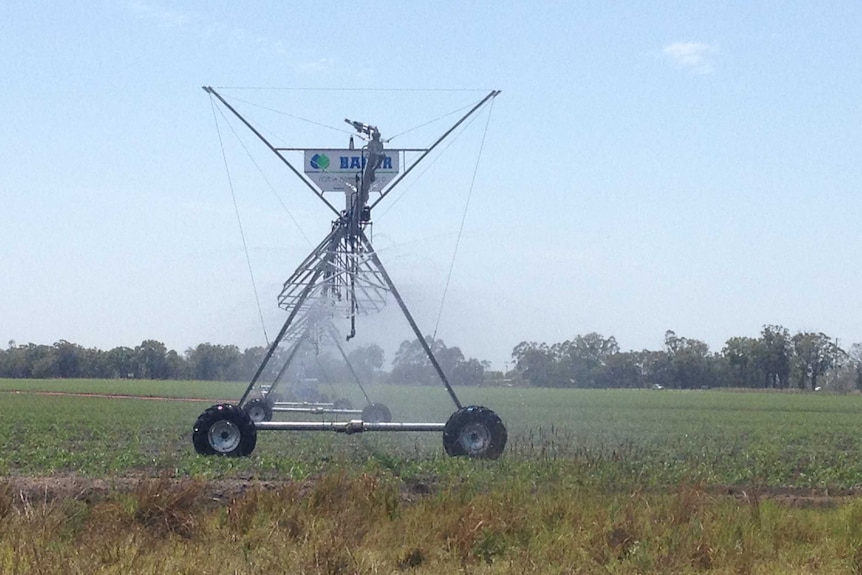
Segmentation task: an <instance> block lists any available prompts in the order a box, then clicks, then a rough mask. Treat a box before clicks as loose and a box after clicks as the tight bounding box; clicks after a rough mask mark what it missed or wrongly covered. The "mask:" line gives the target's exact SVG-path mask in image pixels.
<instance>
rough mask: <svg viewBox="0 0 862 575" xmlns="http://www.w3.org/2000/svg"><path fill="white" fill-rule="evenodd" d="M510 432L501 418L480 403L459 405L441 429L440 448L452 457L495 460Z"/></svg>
mask: <svg viewBox="0 0 862 575" xmlns="http://www.w3.org/2000/svg"><path fill="white" fill-rule="evenodd" d="M508 438H509V434H508V432H507V431H506V426H505V425H503V420H502V419H500V417H499V416H498V415H497V414H496V413H494V412H493V411H491V410H490V409H488V408H487V407H482V406H480V405H470V406H468V407H462V408H461V409H459V410H458V411H456V412H455V413H453V414H452V415H451V416H450V417H449V420H448V421H447V422H446V426H445V427H444V428H443V449H445V450H446V454H447V455H451V456H453V457H457V456H467V457H473V458H476V459H497V458H498V457H500V455H502V453H503V450H504V449H505V448H506V440H507V439H508Z"/></svg>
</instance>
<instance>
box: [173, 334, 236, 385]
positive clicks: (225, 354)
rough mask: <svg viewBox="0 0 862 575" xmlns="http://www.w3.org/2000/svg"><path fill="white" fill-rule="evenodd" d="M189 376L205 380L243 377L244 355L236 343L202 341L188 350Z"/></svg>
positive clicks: (231, 379) (233, 379)
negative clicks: (216, 343)
mask: <svg viewBox="0 0 862 575" xmlns="http://www.w3.org/2000/svg"><path fill="white" fill-rule="evenodd" d="M186 361H187V362H188V366H189V376H190V377H191V378H192V379H200V380H205V381H211V380H220V381H229V380H230V381H237V380H241V379H242V373H241V371H242V356H241V354H240V352H239V348H238V347H237V346H235V345H214V344H211V343H201V344H198V346H197V347H195V348H189V349H188V350H186Z"/></svg>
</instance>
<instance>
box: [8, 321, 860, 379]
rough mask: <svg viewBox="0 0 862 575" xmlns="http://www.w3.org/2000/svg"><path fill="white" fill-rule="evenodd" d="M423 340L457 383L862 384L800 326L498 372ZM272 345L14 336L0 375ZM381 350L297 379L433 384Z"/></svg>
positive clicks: (544, 356) (249, 352) (128, 375)
mask: <svg viewBox="0 0 862 575" xmlns="http://www.w3.org/2000/svg"><path fill="white" fill-rule="evenodd" d="M425 344H427V345H428V347H430V348H431V350H432V351H433V352H434V356H435V358H436V359H437V362H438V364H439V366H440V368H441V370H442V371H443V373H444V374H446V376H447V378H448V379H449V381H450V382H451V383H452V384H455V385H482V384H486V385H493V384H508V385H526V386H535V387H572V388H668V389H699V388H704V387H743V388H755V389H801V390H815V389H819V388H821V387H828V388H830V389H834V390H839V391H850V390H854V389H862V344H858V343H857V344H853V345H852V346H850V348H849V350H847V351H845V350H843V349H842V348H841V347H840V346H839V345H838V342H837V341H835V340H833V339H832V338H830V337H829V336H827V335H825V334H823V333H817V332H808V331H804V332H798V333H796V334H793V335H791V334H790V332H789V330H787V329H786V328H784V327H781V326H777V325H766V326H764V327H763V329H762V331H761V332H760V335H759V337H732V338H730V339H728V340H727V342H726V343H725V345H724V347H723V348H722V349H721V350H720V351H718V352H711V351H710V349H709V346H708V345H707V344H706V343H704V342H703V341H700V340H697V339H690V338H686V337H680V336H678V335H677V334H676V333H674V332H673V331H668V332H666V333H665V338H664V346H663V348H662V349H660V350H657V351H650V350H642V351H621V350H620V348H619V345H618V344H617V341H616V339H615V338H614V337H613V336H611V337H604V336H602V335H600V334H597V333H588V334H586V335H578V336H576V337H575V338H574V339H571V340H566V341H563V342H560V343H554V344H550V345H549V344H547V343H536V342H526V341H523V342H521V343H519V344H518V345H517V346H515V348H514V349H513V350H512V359H513V360H514V367H513V369H511V370H510V371H509V372H508V373H503V372H499V371H491V370H490V364H489V363H488V362H487V361H480V360H478V359H475V358H468V357H466V356H465V355H464V353H463V352H462V351H461V349H460V348H458V347H448V346H447V345H446V344H445V343H444V342H443V340H439V339H435V338H432V337H430V336H426V337H425ZM266 353H267V348H265V347H262V346H260V347H250V348H247V349H245V350H242V351H241V350H240V349H239V348H238V347H237V346H235V345H219V344H212V343H201V344H199V345H197V346H195V347H190V348H188V349H187V350H186V351H185V352H184V353H182V354H180V353H177V352H176V351H174V350H169V349H167V347H166V346H165V344H163V343H162V342H160V341H156V340H152V339H148V340H144V341H143V342H141V344H140V345H138V346H136V347H134V348H131V347H116V348H113V349H111V350H108V351H102V350H100V349H95V348H84V347H82V346H80V345H77V344H74V343H71V342H68V341H65V340H60V341H58V342H56V343H54V344H52V345H38V344H33V343H28V344H26V345H16V344H15V342H14V341H12V342H9V346H8V348H7V349H5V350H3V349H0V377H4V378H39V379H44V378H106V379H188V380H219V381H248V380H249V379H250V378H251V377H252V376H253V375H254V373H255V371H256V370H257V369H258V367H259V366H260V364H261V362H262V360H263V357H264V356H265V354H266ZM288 353H289V351H288V350H287V349H281V348H279V349H278V350H277V351H276V352H275V354H276V355H275V357H274V361H270V362H268V364H267V365H268V366H269V367H268V368H267V369H268V371H267V372H265V373H263V374H262V377H263V381H271V380H272V379H274V378H275V376H276V373H277V371H278V370H279V369H281V367H282V366H283V365H285V364H286V363H287V358H288ZM384 364H385V357H384V352H383V350H382V349H381V348H380V347H379V346H378V345H376V344H370V345H367V346H363V347H357V348H355V349H353V350H351V351H350V352H349V353H347V354H346V357H343V356H341V354H334V353H333V352H332V351H323V350H322V349H320V348H318V346H314V345H312V346H307V347H306V348H305V349H304V350H303V352H302V353H301V354H299V356H298V360H296V361H292V362H291V365H290V369H289V370H288V371H287V377H288V378H291V379H293V380H317V381H320V382H333V383H334V382H349V381H351V380H353V379H355V378H358V379H359V381H360V382H361V383H363V384H365V383H407V384H418V385H434V384H437V383H438V382H439V379H438V376H437V372H436V369H435V368H434V366H433V365H432V364H431V362H430V361H429V359H428V356H427V354H426V353H425V350H424V346H423V345H422V343H421V342H420V341H419V340H418V339H414V340H412V341H411V340H405V341H403V342H402V343H401V345H400V346H399V348H398V350H397V351H396V352H395V354H394V357H393V359H392V361H391V362H390V368H389V370H388V371H387V370H385V369H384Z"/></svg>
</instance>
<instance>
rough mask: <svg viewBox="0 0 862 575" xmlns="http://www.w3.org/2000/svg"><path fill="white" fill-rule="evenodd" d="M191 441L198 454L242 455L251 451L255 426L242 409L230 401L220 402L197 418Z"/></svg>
mask: <svg viewBox="0 0 862 575" xmlns="http://www.w3.org/2000/svg"><path fill="white" fill-rule="evenodd" d="M192 443H193V444H194V446H195V451H197V452H198V453H200V454H201V455H219V456H222V457H245V456H247V455H251V453H252V452H253V451H254V447H255V445H256V444H257V429H256V428H255V427H254V422H253V421H252V420H251V417H249V415H248V413H246V412H245V410H244V409H242V408H241V407H239V406H238V405H234V404H232V403H220V404H218V405H213V406H212V407H210V408H209V409H207V410H206V411H204V412H203V413H202V414H201V415H200V416H199V417H198V420H197V421H196V422H195V426H194V429H193V431H192Z"/></svg>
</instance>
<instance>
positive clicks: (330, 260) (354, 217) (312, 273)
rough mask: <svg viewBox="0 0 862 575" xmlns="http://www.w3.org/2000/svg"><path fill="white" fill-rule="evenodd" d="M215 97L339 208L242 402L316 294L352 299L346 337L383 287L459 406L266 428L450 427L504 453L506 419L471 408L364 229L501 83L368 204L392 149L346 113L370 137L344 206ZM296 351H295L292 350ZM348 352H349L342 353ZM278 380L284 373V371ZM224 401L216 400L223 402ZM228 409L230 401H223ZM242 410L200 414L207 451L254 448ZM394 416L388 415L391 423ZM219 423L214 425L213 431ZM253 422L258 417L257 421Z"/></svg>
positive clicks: (458, 438)
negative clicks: (408, 416) (382, 418)
mask: <svg viewBox="0 0 862 575" xmlns="http://www.w3.org/2000/svg"><path fill="white" fill-rule="evenodd" d="M204 90H205V91H206V92H207V93H209V94H210V95H211V96H213V97H215V98H217V99H218V100H219V101H220V102H221V103H222V104H223V105H224V106H225V107H226V108H227V109H228V110H229V111H230V112H231V113H233V114H234V115H235V116H236V117H237V118H238V119H239V120H240V121H241V122H242V123H243V124H245V125H246V126H247V127H248V128H249V129H250V130H251V131H252V133H253V134H254V135H255V136H257V138H258V139H260V140H261V141H262V142H263V143H264V144H265V145H266V146H267V147H268V148H269V149H270V150H271V151H272V152H273V153H274V154H275V155H276V156H277V157H278V158H279V159H280V160H281V161H282V162H283V163H284V164H285V165H286V166H287V167H288V168H289V169H290V170H291V171H292V172H293V173H294V175H296V176H297V177H298V178H299V179H300V180H302V181H303V182H304V183H305V184H306V186H308V187H309V188H310V189H311V190H312V191H313V192H314V193H315V195H316V196H317V197H318V198H319V199H320V200H321V201H322V202H323V203H324V204H325V205H326V206H327V207H329V209H330V210H331V211H333V212H334V213H336V214H337V216H338V217H337V218H336V220H335V221H333V223H332V229H331V231H330V233H329V234H328V235H327V237H326V238H325V239H324V240H323V241H322V242H321V243H320V244H319V245H318V246H317V247H316V248H315V249H314V250H312V252H311V253H310V254H309V255H308V256H307V257H306V258H305V259H304V260H303V262H302V263H301V264H300V266H299V267H298V268H297V269H296V271H295V272H294V273H293V275H292V276H291V277H290V278H289V279H288V280H287V281H286V282H285V284H284V288H283V289H282V292H281V294H280V295H279V305H280V306H281V307H283V308H285V309H286V310H287V311H288V312H289V313H288V317H287V319H286V320H285V322H284V325H283V326H282V328H281V330H280V331H279V333H278V335H277V336H276V338H275V339H274V340H273V342H272V343H271V344H270V346H269V348H268V350H267V352H266V354H265V356H264V358H263V360H262V362H261V364H260V366H259V367H258V369H257V371H256V372H255V374H254V376H253V377H252V379H251V382H250V383H249V385H248V387H247V388H246V390H245V393H243V395H242V397H241V399H240V401H239V406H238V407H239V409H240V410H241V408H242V407H243V405H244V403H245V402H246V400H247V399H248V398H249V395H250V394H251V393H252V391H253V390H254V388H255V386H257V385H258V381H259V379H260V377H261V375H262V374H263V373H264V371H265V369H266V367H267V365H268V364H269V362H270V361H271V360H272V359H273V357H274V355H275V351H276V350H277V348H278V347H279V345H280V344H281V343H282V340H283V339H284V338H285V336H286V335H287V334H288V333H289V332H290V329H291V326H292V325H293V322H294V321H295V320H296V319H297V317H298V315H299V314H300V313H301V312H302V311H307V310H308V308H309V302H310V301H312V300H314V299H326V300H328V301H330V302H343V303H346V311H347V317H348V318H349V319H350V326H351V331H350V335H348V336H347V339H348V340H349V339H351V338H352V337H353V336H354V335H355V333H356V325H355V321H356V315H357V314H358V313H361V312H362V311H363V305H364V304H367V303H369V302H371V304H372V305H371V307H375V305H376V304H377V303H379V302H380V301H381V300H382V298H383V292H386V291H388V292H391V293H392V295H393V297H394V298H395V300H396V302H397V303H398V306H399V308H400V309H401V312H402V313H403V314H404V317H405V318H406V319H407V322H408V323H409V325H410V328H411V330H412V331H413V333H414V335H415V336H416V339H417V340H418V341H419V343H420V345H421V346H422V348H423V351H424V352H425V354H426V356H427V358H428V360H429V362H430V363H431V365H432V366H433V368H434V370H435V372H436V373H437V376H438V377H439V379H440V381H441V382H442V384H443V386H444V387H445V389H446V392H447V393H448V394H449V396H450V398H451V399H452V401H453V403H454V404H455V407H456V408H457V411H456V412H455V413H454V414H453V415H452V417H450V419H449V421H448V422H447V423H446V424H445V425H444V424H437V423H417V424H410V423H397V424H390V425H382V426H381V425H378V424H379V423H380V422H367V421H362V420H360V421H351V422H346V423H344V424H338V423H332V422H327V423H320V422H271V421H270V422H260V423H258V424H257V425H258V427H259V428H260V429H281V430H297V429H303V430H308V429H312V430H335V431H344V432H347V433H356V432H360V431H369V430H379V431H384V430H390V431H391V430H401V431H429V430H433V431H439V430H443V431H444V437H443V439H444V441H443V442H444V447H445V448H446V451H447V453H449V454H450V455H470V456H474V457H488V458H496V457H498V456H499V455H500V453H502V450H503V448H504V447H505V443H506V430H505V426H504V425H503V423H502V421H501V420H500V418H499V417H498V416H497V415H496V414H495V413H494V412H493V411H491V410H489V409H487V408H484V407H480V406H471V407H468V408H464V407H463V406H462V404H461V401H460V400H459V398H458V396H457V394H456V393H455V390H454V389H453V388H452V386H451V384H450V383H449V380H448V378H447V377H446V374H445V373H444V372H443V369H442V368H441V366H440V364H439V362H438V361H437V358H436V357H435V355H434V353H433V351H432V350H431V346H430V345H429V344H428V342H427V341H426V339H425V337H424V336H423V334H422V332H421V330H420V329H419V327H418V325H417V324H416V321H415V320H414V318H413V316H412V314H411V313H410V310H409V309H408V308H407V305H406V304H405V302H404V300H403V298H402V297H401V295H400V293H399V292H398V289H397V288H396V287H395V284H394V282H393V281H392V278H391V277H390V275H389V273H388V272H387V271H386V268H385V267H384V266H383V263H382V262H381V261H380V258H379V256H378V255H377V253H376V251H375V250H374V248H373V246H372V245H371V242H370V240H369V239H368V236H367V235H366V233H365V228H366V227H367V226H368V225H370V223H371V209H372V208H373V207H374V206H376V205H377V204H378V203H379V202H380V201H381V200H382V199H383V198H384V197H385V196H386V195H388V194H389V193H391V191H392V190H393V189H394V188H395V187H396V186H397V185H398V184H399V183H400V182H401V181H403V179H404V177H405V176H407V174H408V173H410V171H412V170H413V169H414V168H415V167H416V165H417V164H418V163H419V162H421V161H422V160H423V159H424V158H426V157H427V156H428V155H429V154H430V153H431V152H432V151H433V150H434V149H435V148H436V147H437V146H438V145H439V144H440V143H441V142H443V141H444V140H445V139H446V138H447V137H448V136H449V135H450V134H451V133H452V132H453V131H454V130H455V129H456V128H457V127H458V126H460V125H461V124H462V123H463V122H465V121H466V120H467V118H469V117H470V116H471V115H473V114H474V113H475V112H476V111H477V110H479V109H480V108H481V107H482V106H484V105H485V104H486V103H487V102H489V101H490V100H492V99H493V98H494V97H496V96H497V95H498V94H499V93H500V92H499V91H497V90H494V91H491V92H489V93H488V94H487V95H486V96H485V97H484V98H483V99H482V100H481V101H480V102H478V103H477V104H475V105H474V106H473V107H472V108H471V109H470V110H469V111H468V112H467V113H466V114H464V115H463V116H462V117H461V118H460V119H459V120H458V121H457V122H455V123H454V124H453V125H452V126H451V127H450V128H449V129H448V130H447V131H446V132H444V133H443V135H441V136H440V137H439V138H438V139H437V140H436V141H435V142H434V143H433V144H432V145H431V146H430V147H428V148H427V149H425V150H424V151H423V152H422V154H421V155H420V156H419V158H418V159H416V160H415V161H414V162H413V163H412V164H411V165H410V166H409V167H408V168H407V169H406V170H404V171H403V172H402V173H401V174H400V176H398V177H397V178H395V179H394V180H393V181H392V182H391V183H389V184H388V185H387V186H385V187H384V189H382V190H381V191H380V197H379V198H377V200H376V201H374V202H373V203H371V204H369V195H370V191H371V189H372V186H373V185H374V182H375V180H376V171H377V170H378V168H379V167H380V166H381V164H382V163H383V161H384V159H385V157H386V152H385V149H384V145H383V140H382V138H381V134H380V131H379V130H378V129H377V127H376V126H372V125H368V124H363V123H360V122H355V121H351V120H345V121H346V122H347V123H348V124H350V125H352V126H353V127H354V129H355V130H356V131H357V132H358V133H359V135H360V137H363V138H364V139H366V140H367V141H368V144H367V146H366V147H365V148H364V151H365V155H364V158H363V160H364V162H363V168H362V171H361V175H360V176H357V181H356V185H355V186H351V190H352V191H351V192H350V193H348V195H347V201H346V204H345V209H344V210H343V211H339V210H338V209H336V207H335V206H334V205H333V204H332V203H330V202H329V201H328V200H327V199H326V198H325V197H324V191H323V189H321V188H319V187H317V186H315V185H314V183H313V182H312V181H310V180H309V179H308V178H306V177H305V176H304V175H303V174H302V173H301V172H300V171H299V170H297V169H296V168H295V167H294V166H293V165H292V164H291V163H290V161H289V160H288V159H287V158H286V157H285V156H284V155H283V153H282V152H284V151H286V150H287V149H286V148H276V147H275V146H273V145H272V144H271V143H270V142H269V141H268V140H267V139H266V138H265V137H264V136H263V135H262V134H261V132H260V131H258V130H257V129H256V128H255V127H254V126H252V125H251V124H250V123H249V122H248V121H247V120H246V119H245V118H243V117H242V115H241V114H239V112H237V111H236V109H234V108H233V107H232V106H231V105H230V104H229V103H228V102H227V101H225V99H224V98H223V97H222V96H221V95H220V94H219V93H218V92H217V91H216V90H215V89H213V88H211V87H204ZM292 353H295V350H294V351H293V352H292ZM342 353H343V352H342ZM285 370H286V366H284V367H282V369H281V370H280V372H279V376H278V377H281V376H283V374H284V372H285ZM277 379H278V378H277ZM217 407H220V406H214V407H213V408H211V410H212V409H216V408H217ZM221 407H223V408H224V409H222V411H225V412H226V410H227V411H231V413H232V412H233V410H232V409H230V410H228V409H227V408H228V407H233V406H221ZM241 419H242V416H241V415H237V416H236V417H234V416H233V415H231V416H230V417H227V416H225V415H224V414H223V413H215V414H212V413H210V410H208V411H207V412H204V414H202V415H201V417H200V418H199V419H198V423H197V424H196V426H195V435H194V437H193V439H194V442H195V447H196V449H197V450H198V451H199V452H200V453H217V454H224V455H247V454H248V453H250V452H251V450H253V449H254V445H253V441H251V440H248V436H249V435H250V434H251V435H253V432H249V431H247V432H246V433H245V434H244V433H243V432H242V430H241V428H242V427H244V422H243V421H240V420H241ZM386 423H388V422H386ZM214 429H215V431H214ZM252 429H254V424H252ZM244 440H246V441H251V443H252V445H251V446H250V447H249V445H247V444H244V443H243V441H244Z"/></svg>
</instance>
